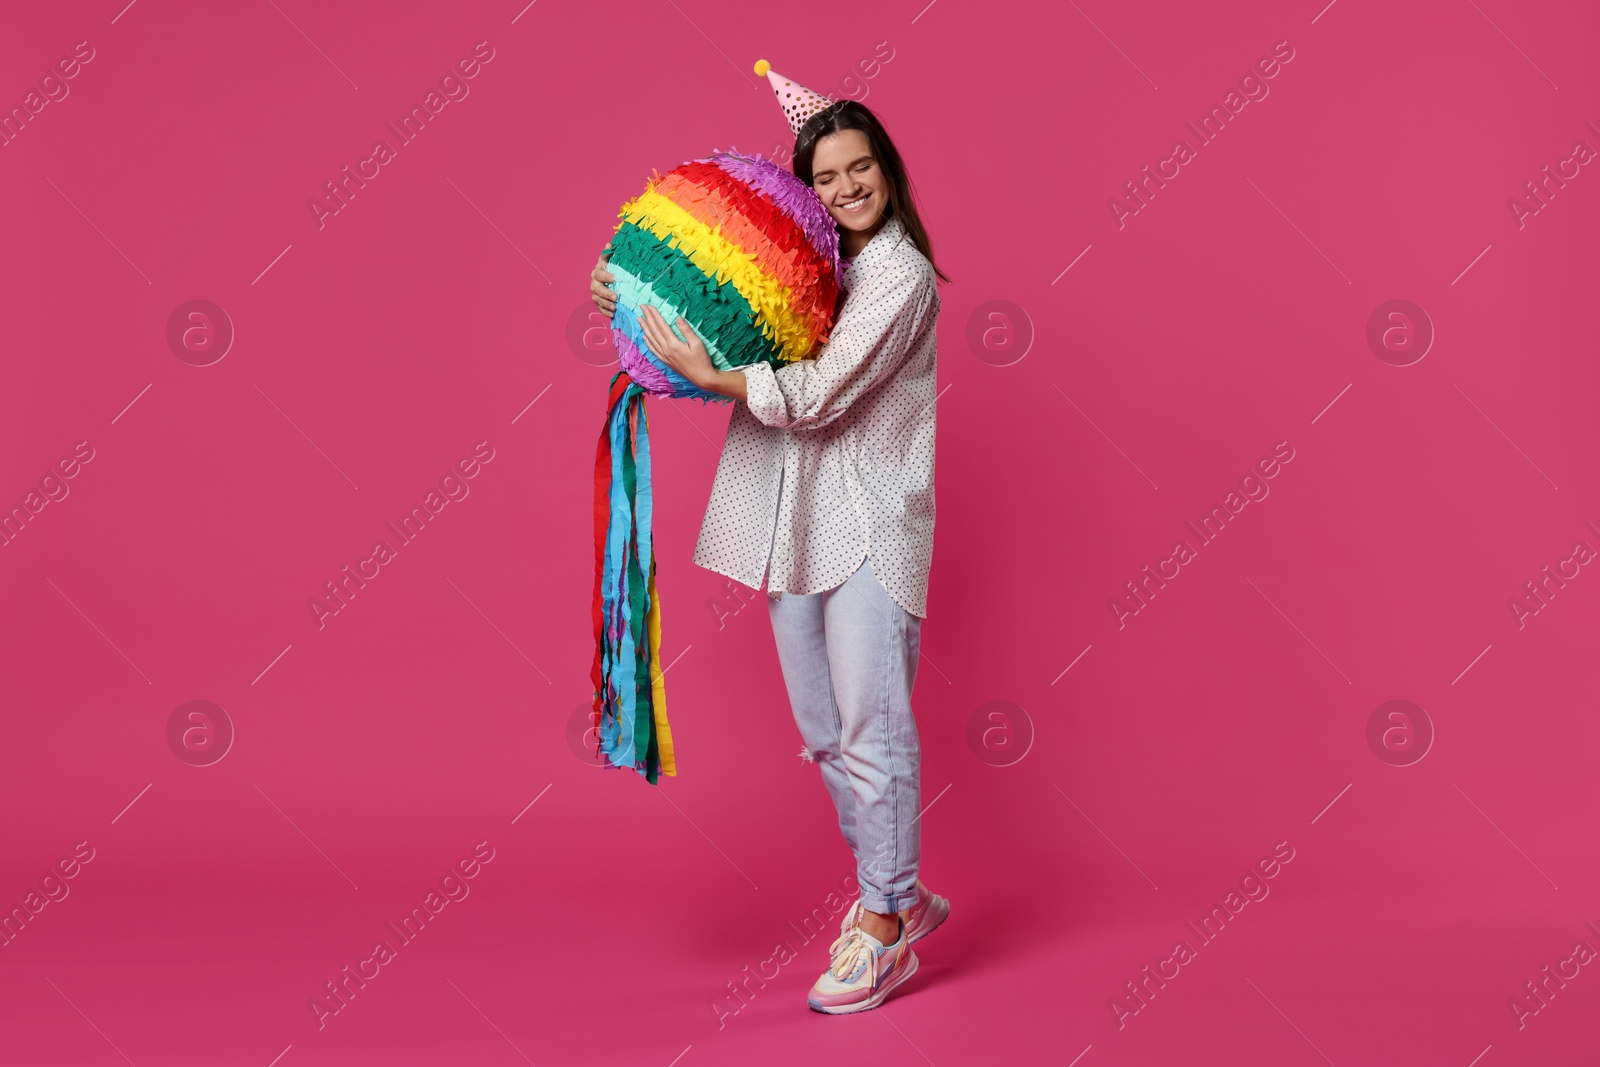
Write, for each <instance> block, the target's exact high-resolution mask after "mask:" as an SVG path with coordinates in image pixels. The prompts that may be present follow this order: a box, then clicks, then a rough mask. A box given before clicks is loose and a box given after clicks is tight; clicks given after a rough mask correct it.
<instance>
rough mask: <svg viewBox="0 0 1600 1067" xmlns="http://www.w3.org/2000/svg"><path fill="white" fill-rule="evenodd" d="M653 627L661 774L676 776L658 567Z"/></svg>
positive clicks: (650, 615) (653, 707) (653, 703)
mask: <svg viewBox="0 0 1600 1067" xmlns="http://www.w3.org/2000/svg"><path fill="white" fill-rule="evenodd" d="M645 622H646V624H647V625H648V626H649V628H650V713H651V715H652V716H653V717H654V718H655V724H656V754H657V755H658V756H659V757H660V758H661V773H662V774H670V775H673V776H676V775H677V773H678V764H677V761H676V760H674V759H673V758H672V727H670V726H668V725H667V682H666V679H665V678H664V677H663V675H662V672H661V594H659V593H657V592H656V575H655V568H654V567H653V566H652V567H651V568H650V610H649V612H647V613H646V615H645Z"/></svg>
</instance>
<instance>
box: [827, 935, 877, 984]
mask: <svg viewBox="0 0 1600 1067" xmlns="http://www.w3.org/2000/svg"><path fill="white" fill-rule="evenodd" d="M863 955H864V956H865V959H866V963H867V965H868V966H871V964H872V959H873V951H872V946H871V945H869V944H867V935H866V934H864V933H862V932H861V928H860V927H852V928H851V930H850V937H849V939H848V940H847V941H846V942H845V944H844V946H843V947H842V948H841V949H840V951H838V952H836V953H834V956H833V968H832V970H833V976H834V977H835V978H837V979H839V980H840V981H848V980H849V978H850V976H851V975H852V974H855V973H856V968H857V967H858V966H859V965H860V964H861V962H862V958H863Z"/></svg>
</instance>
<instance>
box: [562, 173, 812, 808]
mask: <svg viewBox="0 0 1600 1067" xmlns="http://www.w3.org/2000/svg"><path fill="white" fill-rule="evenodd" d="M618 214H619V216H620V218H621V220H622V221H621V222H620V223H618V225H617V227H616V233H615V234H614V235H613V238H612V242H611V258H610V261H609V269H610V271H611V273H612V274H613V275H614V276H615V278H616V280H615V282H614V283H613V284H614V287H615V289H616V292H617V303H616V312H615V313H614V314H613V315H612V319H611V328H612V338H613V340H614V342H615V344H616V346H617V359H618V365H619V368H620V369H619V370H618V371H617V373H616V374H615V375H613V376H612V379H611V386H610V390H609V395H608V397H607V402H606V418H605V425H604V427H603V428H602V430H601V434H600V441H599V444H598V446H597V447H596V450H595V466H594V533H595V581H594V602H593V608H592V614H593V622H594V637H595V657H594V663H593V666H592V668H591V671H590V679H591V681H592V682H593V683H594V691H593V703H592V712H593V717H594V718H593V721H594V726H595V729H596V733H597V735H598V737H599V752H600V754H601V755H602V756H604V757H605V761H606V762H605V764H604V765H605V766H607V767H613V768H624V769H628V768H631V769H633V770H635V771H637V772H638V773H639V774H641V775H643V776H644V778H645V780H646V781H648V782H650V783H651V784H654V783H655V782H656V781H657V780H658V778H659V776H660V775H661V774H663V773H665V774H668V775H676V774H677V761H676V758H675V755H674V752H673V746H672V730H671V727H670V726H669V725H668V722H667V699H666V684H665V682H664V680H663V677H662V667H661V600H660V597H659V595H658V594H657V592H656V561H655V554H654V548H653V544H652V533H651V528H652V523H653V510H654V507H653V491H652V487H651V478H650V423H649V417H648V416H647V414H646V413H645V407H644V401H645V396H646V395H647V394H650V395H656V396H670V397H679V398H693V399H698V400H703V401H707V402H715V403H725V402H728V401H729V400H730V398H729V397H725V396H722V395H721V394H715V393H711V392H708V391H706V390H703V389H700V388H699V387H697V386H695V385H693V384H692V383H690V382H689V381H687V380H686V379H685V378H684V377H683V376H682V375H681V374H679V373H678V372H677V371H675V370H673V369H672V368H671V367H669V366H667V365H666V364H665V363H663V362H661V360H660V359H659V358H658V357H657V356H656V355H655V354H654V353H653V352H651V351H650V349H649V345H648V344H647V342H646V341H645V338H644V333H643V331H642V330H641V329H640V325H639V309H640V308H641V307H642V306H643V305H645V304H650V305H653V306H655V307H656V308H658V309H659V310H660V311H661V313H662V315H663V316H665V317H666V319H667V321H668V322H669V323H672V324H673V325H674V326H676V323H677V320H678V318H679V317H682V318H684V319H686V320H688V322H689V323H690V325H691V326H692V327H693V329H694V331H695V332H696V333H697V334H698V335H699V337H700V338H701V340H703V341H704V342H705V346H706V351H707V353H708V354H709V355H710V357H711V361H712V363H713V364H714V365H716V366H717V367H719V368H721V369H723V370H733V369H735V368H737V367H742V366H748V365H750V364H753V363H757V362H765V363H769V364H773V365H781V364H785V363H792V362H794V361H796V360H800V359H803V358H806V357H807V356H810V355H812V354H813V353H814V352H815V351H816V350H817V348H818V347H819V346H821V345H823V344H825V343H826V342H827V339H828V334H829V331H830V330H831V329H832V327H833V321H834V310H835V308H836V306H837V304H838V298H839V276H840V268H839V233H838V230H837V228H836V227H835V225H834V222H833V219H832V217H831V216H829V215H828V211H827V208H825V207H824V206H823V205H822V202H821V201H820V200H819V199H818V198H817V196H816V194H815V193H813V192H812V191H811V189H810V187H808V186H807V185H806V184H805V183H804V182H801V181H800V180H799V179H798V178H796V177H795V176H794V175H793V174H790V173H789V172H788V171H786V170H784V169H783V168H781V167H779V166H778V165H777V164H775V163H773V162H771V161H770V160H765V159H762V158H761V157H760V156H754V157H749V156H742V155H739V154H738V153H737V152H718V153H714V154H713V155H711V156H710V157H708V158H706V159H699V160H693V161H691V162H689V163H685V164H684V165H682V166H680V167H677V168H675V169H674V170H672V171H671V172H669V173H667V174H665V175H663V174H658V173H653V174H652V175H651V177H650V181H649V183H648V184H647V186H646V188H645V191H644V193H643V194H641V195H640V196H638V197H636V198H635V199H633V200H630V201H628V202H627V203H626V204H624V205H623V207H622V210H621V211H620V212H619V213H618Z"/></svg>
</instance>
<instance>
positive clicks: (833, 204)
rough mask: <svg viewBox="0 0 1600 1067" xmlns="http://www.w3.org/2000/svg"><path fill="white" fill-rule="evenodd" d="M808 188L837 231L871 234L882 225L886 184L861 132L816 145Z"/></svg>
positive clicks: (832, 137)
mask: <svg viewBox="0 0 1600 1067" xmlns="http://www.w3.org/2000/svg"><path fill="white" fill-rule="evenodd" d="M811 187H812V188H813V189H815V190H816V191H817V196H819V197H821V198H822V202H823V204H825V205H826V206H827V208H828V214H829V215H832V216H833V221H834V222H836V223H838V224H839V229H841V230H853V231H855V232H856V233H871V232H874V231H876V230H877V229H878V227H879V226H881V225H882V224H883V217H884V213H885V212H886V211H887V210H888V208H889V181H888V178H887V177H885V175H884V173H883V169H882V168H881V167H879V166H878V161H877V160H876V159H874V158H873V156H872V146H871V144H870V143H869V142H868V141H867V135H866V134H865V133H862V132H861V131H860V130H840V131H839V132H838V133H830V134H828V136H826V137H824V138H822V139H821V140H820V141H818V142H817V145H816V148H815V149H814V150H813V152H812V155H811Z"/></svg>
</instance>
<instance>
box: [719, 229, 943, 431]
mask: <svg viewBox="0 0 1600 1067" xmlns="http://www.w3.org/2000/svg"><path fill="white" fill-rule="evenodd" d="M937 295H938V287H937V285H936V283H935V281H934V276H933V271H932V270H931V269H929V268H927V267H926V261H924V260H920V259H914V258H913V259H909V260H901V261H898V262H891V263H885V264H883V265H882V266H881V267H880V269H879V272H878V273H875V274H874V275H872V276H870V277H868V278H866V279H863V280H862V282H861V283H860V285H859V286H858V289H857V291H856V292H855V293H852V294H851V296H852V299H850V300H848V301H847V302H846V306H845V308H844V309H843V311H842V313H841V314H840V316H839V321H838V322H836V323H835V324H834V328H833V331H832V333H831V335H830V336H829V339H828V343H827V344H826V345H824V346H823V347H822V350H821V352H820V353H819V354H818V355H817V356H816V357H815V358H811V359H803V360H798V361H796V362H794V363H789V364H786V365H784V366H781V367H777V368H774V367H773V366H772V365H771V364H768V363H752V364H749V365H747V366H743V367H739V368H737V369H738V370H739V371H740V372H742V373H743V374H744V376H745V393H746V396H745V403H746V404H747V405H748V406H749V408H750V412H751V414H753V415H755V417H756V418H757V419H759V420H760V421H761V422H763V423H765V424H766V425H768V426H773V427H776V428H778V429H783V430H796V431H805V430H816V429H820V428H822V427H824V426H827V425H828V424H829V423H831V422H833V421H834V420H835V419H837V418H838V417H839V416H841V415H843V414H844V413H845V412H846V411H848V410H850V405H852V404H854V403H855V402H856V401H857V400H859V399H860V398H861V397H862V396H864V395H866V394H867V393H869V392H871V391H872V390H873V389H874V388H876V387H877V386H878V385H880V384H882V383H883V382H885V381H887V380H888V379H889V378H890V377H891V376H892V375H893V374H894V373H895V371H897V370H899V368H900V366H901V364H903V363H904V362H905V360H906V358H907V356H909V355H910V353H911V351H912V349H913V347H914V346H915V344H916V341H917V338H918V337H920V336H921V334H922V331H923V329H924V327H925V326H926V325H927V321H928V313H929V311H930V309H931V308H932V306H933V302H934V298H935V297H936V296H937Z"/></svg>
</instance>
